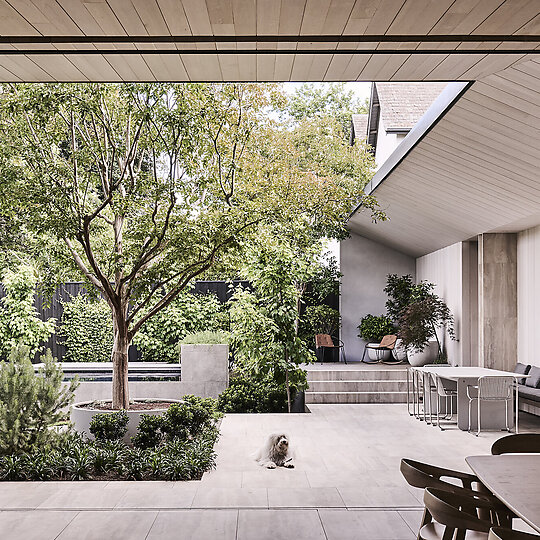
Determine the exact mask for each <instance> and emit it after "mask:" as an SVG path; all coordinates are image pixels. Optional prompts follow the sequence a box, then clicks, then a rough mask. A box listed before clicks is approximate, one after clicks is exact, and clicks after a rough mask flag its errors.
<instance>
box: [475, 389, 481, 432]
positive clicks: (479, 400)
mask: <svg viewBox="0 0 540 540" xmlns="http://www.w3.org/2000/svg"><path fill="white" fill-rule="evenodd" d="M479 392H480V390H479ZM476 401H478V418H477V419H476V421H477V422H478V431H477V432H476V436H477V437H478V435H480V402H481V399H480V396H478V399H477V400H476Z"/></svg>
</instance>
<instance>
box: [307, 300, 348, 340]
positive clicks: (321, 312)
mask: <svg viewBox="0 0 540 540" xmlns="http://www.w3.org/2000/svg"><path fill="white" fill-rule="evenodd" d="M340 326H341V316H340V314H339V311H337V310H336V309H333V308H331V307H329V306H326V305H320V306H308V307H307V308H306V311H305V312H304V314H303V315H302V318H301V319H300V329H299V334H300V335H301V337H302V338H303V339H305V340H306V341H307V342H308V343H313V344H314V339H315V335H316V334H329V335H331V336H332V335H335V334H336V332H337V331H338V329H339V327H340Z"/></svg>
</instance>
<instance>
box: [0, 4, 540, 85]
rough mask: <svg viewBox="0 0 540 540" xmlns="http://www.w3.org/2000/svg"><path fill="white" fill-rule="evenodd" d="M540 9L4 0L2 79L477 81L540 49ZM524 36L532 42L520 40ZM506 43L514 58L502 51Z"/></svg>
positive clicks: (0, 46) (0, 35) (0, 39)
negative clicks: (501, 53) (106, 39)
mask: <svg viewBox="0 0 540 540" xmlns="http://www.w3.org/2000/svg"><path fill="white" fill-rule="evenodd" d="M539 5H540V2H539V0H369V1H367V0H0V49H4V50H5V51H6V52H5V53H4V55H3V56H1V57H0V81H18V80H21V79H22V80H31V81H38V80H43V81H48V80H66V78H71V79H72V80H80V81H87V80H91V81H103V80H111V81H117V80H125V81H128V80H149V81H154V80H172V81H175V80H176V81H185V80H192V81H200V80H216V81H220V80H225V81H236V80H262V81H273V80H277V81H284V80H327V81H335V80H380V81H384V80H396V81H398V80H402V81H412V80H452V79H454V80H472V79H476V78H481V77H484V76H486V75H489V74H491V73H495V72H498V71H501V70H502V69H504V68H506V67H507V66H508V65H511V64H514V63H515V62H516V61H520V60H522V59H523V58H524V57H525V55H526V54H528V53H529V54H530V53H532V52H534V51H535V50H538V47H539V46H540V36H539V32H540V15H539V9H540V8H539ZM448 36H456V39H455V41H448ZM471 36H475V37H476V36H477V38H478V39H477V41H471V39H473V38H472V37H471ZM512 36H514V38H512ZM515 36H523V38H522V39H527V41H519V42H517V41H512V39H515ZM16 37H19V38H20V37H25V38H27V41H26V42H21V41H18V42H17V41H16V40H15V39H13V38H16ZM182 37H183V38H184V41H182V40H181V38H182ZM220 37H221V40H220V39H219V38H220ZM263 37H265V38H266V39H265V40H264V39H262V38H263ZM273 37H275V38H276V39H275V40H273V39H272V38H273ZM288 37H290V38H291V39H290V40H287V41H285V39H287V38H288ZM325 37H327V38H328V41H323V40H324V38H325ZM357 37H358V39H355V38H357ZM439 37H440V38H441V39H440V40H438V38H439ZM36 38H38V39H42V40H45V41H41V42H36V41H35V40H36ZM55 38H56V39H55ZM59 38H63V41H59ZM69 38H73V41H72V42H70V41H69ZM93 38H94V39H93ZM103 38H110V41H100V39H101V40H103ZM137 38H139V39H137ZM400 38H401V39H400ZM167 39H168V41H167ZM186 39H188V41H186ZM77 40H78V41H77ZM98 49H100V50H101V51H104V52H97V51H98ZM32 50H37V51H38V52H36V53H34V54H32V53H31V51H32ZM72 50H73V51H78V52H73V53H72V52H71V51H72ZM94 50H95V51H96V52H95V53H94V52H93V51H94ZM142 50H144V51H145V52H144V53H142V52H139V51H142ZM207 50H208V51H216V50H217V51H218V52H217V53H215V52H214V53H210V52H209V53H205V51H207ZM501 50H508V51H509V53H508V54H503V55H500V54H498V53H497V51H501ZM246 51H247V53H246ZM250 51H253V53H252V54H251V52H250ZM274 51H275V52H274ZM439 51H440V52H439ZM477 51H478V52H477ZM519 51H522V54H520V53H519ZM26 53H27V54H26ZM38 53H39V54H38ZM51 53H54V56H51ZM510 53H513V54H510ZM128 57H130V59H129V60H128ZM57 63H58V64H59V65H58V66H57V65H56V64H57ZM119 64H125V65H123V66H119ZM143 64H144V65H143ZM502 64H504V65H502ZM70 66H72V67H70Z"/></svg>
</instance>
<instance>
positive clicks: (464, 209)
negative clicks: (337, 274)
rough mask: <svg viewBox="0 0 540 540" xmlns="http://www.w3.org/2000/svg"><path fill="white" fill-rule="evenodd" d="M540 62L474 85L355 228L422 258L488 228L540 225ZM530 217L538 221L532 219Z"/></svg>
mask: <svg viewBox="0 0 540 540" xmlns="http://www.w3.org/2000/svg"><path fill="white" fill-rule="evenodd" d="M539 141H540V62H538V61H535V60H527V61H525V62H522V63H520V64H519V65H516V66H513V67H509V68H507V69H504V70H503V71H500V72H498V73H494V74H491V75H488V76H485V77H483V78H482V79H481V80H478V81H476V82H475V83H473V84H472V86H471V87H470V88H469V89H468V90H466V91H465V93H464V94H463V95H462V96H461V98H460V99H459V100H458V101H457V102H456V103H455V104H454V105H453V106H452V107H451V108H450V109H449V110H448V111H447V113H446V114H445V115H444V116H443V117H442V118H441V119H440V121H439V122H438V123H436V124H435V125H434V126H433V127H432V129H431V130H430V131H428V132H427V134H425V136H424V137H423V138H422V139H421V140H420V141H419V142H418V143H417V144H416V146H414V147H413V149H412V150H411V151H410V153H409V154H408V155H407V156H406V157H405V158H404V159H403V160H402V161H401V162H400V163H399V164H397V166H396V167H395V168H394V169H393V170H392V171H391V172H390V174H389V175H387V176H386V178H385V179H384V180H383V181H382V183H380V184H379V185H378V187H376V189H375V190H374V191H373V193H374V195H375V196H376V197H377V199H378V201H379V203H380V205H381V207H382V208H383V209H384V210H385V211H386V212H387V215H388V217H389V218H390V219H389V221H387V222H383V223H377V224H372V223H371V219H370V215H369V213H368V212H366V211H365V210H361V211H359V212H358V213H356V214H355V215H354V216H353V217H352V218H351V219H350V220H349V227H350V229H351V230H352V231H354V232H357V233H359V234H362V235H363V236H367V237H369V238H372V239H374V240H377V241H380V242H382V243H384V244H387V245H390V246H392V247H394V248H396V249H398V250H400V251H403V252H405V253H409V254H411V255H414V256H420V255H423V254H425V253H429V252H431V251H435V250H437V249H440V248H442V247H445V246H447V245H450V244H453V243H455V242H458V241H463V240H467V239H469V238H471V237H474V236H476V235H477V234H480V233H483V232H489V231H494V230H496V231H510V232H511V231H518V230H521V229H522V228H523V224H524V223H527V225H528V226H533V225H537V224H540V181H539V176H538V171H539V170H540V144H539ZM531 216H533V217H534V219H531Z"/></svg>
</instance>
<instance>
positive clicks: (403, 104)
mask: <svg viewBox="0 0 540 540" xmlns="http://www.w3.org/2000/svg"><path fill="white" fill-rule="evenodd" d="M375 85H376V87H377V95H378V96H379V103H380V107H381V115H382V121H383V125H384V128H385V129H386V130H387V131H388V130H404V131H406V130H410V129H412V128H413V127H414V126H415V125H416V123H417V122H418V120H420V118H421V117H422V116H424V113H425V112H426V111H427V110H428V109H429V107H430V106H431V104H432V103H433V102H434V101H435V100H436V99H437V97H438V96H439V94H440V93H441V92H442V91H443V89H444V87H445V86H446V83H425V82H421V83H380V82H378V83H375Z"/></svg>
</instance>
